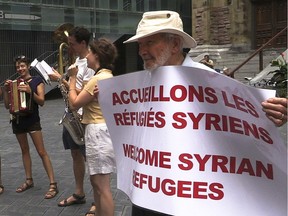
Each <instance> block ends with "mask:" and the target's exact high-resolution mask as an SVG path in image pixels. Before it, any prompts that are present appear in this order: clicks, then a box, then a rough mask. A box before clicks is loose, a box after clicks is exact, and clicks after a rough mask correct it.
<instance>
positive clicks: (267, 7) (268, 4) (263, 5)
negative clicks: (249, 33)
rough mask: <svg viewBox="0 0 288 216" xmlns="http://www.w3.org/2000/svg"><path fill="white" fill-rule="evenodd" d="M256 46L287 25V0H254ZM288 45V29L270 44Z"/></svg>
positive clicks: (277, 46) (271, 45)
mask: <svg viewBox="0 0 288 216" xmlns="http://www.w3.org/2000/svg"><path fill="white" fill-rule="evenodd" d="M252 2H253V3H254V7H253V8H254V14H255V18H256V19H255V24H254V26H255V31H254V33H255V48H258V47H261V46H262V45H263V44H264V43H266V42H267V41H268V40H270V39H271V38H272V37H273V36H274V35H276V34H277V33H278V32H280V31H281V30H282V29H284V28H285V27H286V26H287V0H254V1H252ZM269 47H274V48H279V47H287V31H285V33H283V34H281V35H280V36H279V37H278V38H277V39H275V40H274V41H272V42H271V44H269Z"/></svg>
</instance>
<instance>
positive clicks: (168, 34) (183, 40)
mask: <svg viewBox="0 0 288 216" xmlns="http://www.w3.org/2000/svg"><path fill="white" fill-rule="evenodd" d="M130 42H138V44H139V55H140V56H141V58H142V59H143V62H144V68H145V69H146V70H149V71H152V70H155V69H156V68H158V67H160V66H167V65H183V66H189V67H193V68H200V69H205V70H209V71H211V72H214V73H216V72H215V70H213V69H211V68H210V67H207V66H206V65H204V64H201V63H198V62H194V61H193V60H192V59H191V58H190V57H189V56H188V55H186V54H185V53H184V52H183V48H194V47H196V45H197V44H196V41H195V40H194V39H193V38H192V37H191V36H190V35H188V34H187V33H185V32H184V31H183V24H182V20H181V18H180V16H179V14H178V13H176V12H173V11H151V12H145V13H144V14H143V17H142V19H141V21H140V22H139V24H138V27H137V31H136V35H135V36H133V37H131V38H129V39H128V40H126V41H124V43H130ZM283 100H286V102H284V101H283ZM283 100H281V101H280V100H278V99H271V100H268V101H265V102H263V110H264V111H265V112H266V113H267V116H268V117H269V118H270V119H271V120H273V121H274V123H275V124H277V125H278V126H280V125H282V124H283V123H285V122H286V121H287V99H283ZM285 106H286V108H285ZM275 118H276V119H277V118H278V119H277V120H275ZM132 215H133V216H136V215H137V216H148V215H149V216H156V215H165V214H163V213H160V212H154V211H151V210H148V209H144V208H141V207H138V206H135V205H133V206H132Z"/></svg>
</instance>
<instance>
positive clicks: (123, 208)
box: [0, 98, 131, 216]
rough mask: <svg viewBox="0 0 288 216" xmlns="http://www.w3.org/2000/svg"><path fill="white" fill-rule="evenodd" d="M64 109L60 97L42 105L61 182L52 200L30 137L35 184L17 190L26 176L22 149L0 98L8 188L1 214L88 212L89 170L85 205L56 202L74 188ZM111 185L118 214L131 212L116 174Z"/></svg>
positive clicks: (0, 144)
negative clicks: (64, 137) (64, 140)
mask: <svg viewBox="0 0 288 216" xmlns="http://www.w3.org/2000/svg"><path fill="white" fill-rule="evenodd" d="M63 111H64V102H63V100H62V99H61V98H60V99H51V100H46V102H45V105H44V107H42V108H40V115H41V124H42V128H43V129H42V131H43V136H44V142H45V147H46V150H47V152H48V154H49V156H50V158H51V161H52V165H53V168H54V172H55V177H56V181H57V182H58V187H59V190H60V192H59V194H58V195H57V196H56V197H55V198H54V199H51V200H46V199H44V195H45V193H46V192H47V190H48V188H49V181H48V177H47V175H46V172H45V170H44V168H43V166H42V162H41V159H40V157H39V156H38V155H37V151H36V150H35V148H34V145H33V143H32V141H31V139H29V143H30V152H31V156H32V163H33V164H32V165H33V168H32V170H33V179H34V188H32V189H29V190H27V191H25V192H23V193H16V192H15V190H16V188H17V187H18V186H19V185H21V184H22V183H23V181H24V180H25V175H24V168H23V165H22V159H21V151H20V147H19V144H18V142H17V140H16V137H15V135H14V134H12V129H11V125H10V124H9V114H8V110H6V109H5V108H4V104H3V102H0V116H1V118H0V133H1V134H0V154H1V157H2V180H3V184H4V187H5V192H4V193H3V194H2V195H1V196H0V216H12V215H13V216H15V215H17V216H30V215H31V216H32V215H33V216H40V215H45V216H57V215H59V216H74V215H75V216H76V215H77V216H78V215H85V212H87V211H88V209H89V208H90V205H91V203H92V201H93V200H92V189H91V185H90V182H89V176H88V172H86V173H87V175H86V177H85V191H86V198H87V202H86V203H85V204H82V205H73V206H69V207H58V206H57V203H58V202H59V201H61V200H62V199H64V198H66V197H68V196H70V195H71V194H72V193H73V192H74V177H73V173H72V158H71V156H70V151H65V150H64V149H63V144H62V138H61V136H62V126H61V125H60V126H59V125H58V122H59V119H60V117H61V116H62V114H63ZM111 187H112V191H113V196H114V200H115V216H130V215H131V202H130V201H129V198H128V197H127V196H126V195H125V194H124V193H123V192H122V191H120V190H117V188H116V175H113V177H112V180H111Z"/></svg>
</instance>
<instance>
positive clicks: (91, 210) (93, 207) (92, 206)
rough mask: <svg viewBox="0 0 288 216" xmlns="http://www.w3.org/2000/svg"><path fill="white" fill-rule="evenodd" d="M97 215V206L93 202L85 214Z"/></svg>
mask: <svg viewBox="0 0 288 216" xmlns="http://www.w3.org/2000/svg"><path fill="white" fill-rule="evenodd" d="M95 213H96V205H95V203H94V202H93V203H92V205H91V207H90V209H89V211H88V212H86V213H85V216H89V215H95Z"/></svg>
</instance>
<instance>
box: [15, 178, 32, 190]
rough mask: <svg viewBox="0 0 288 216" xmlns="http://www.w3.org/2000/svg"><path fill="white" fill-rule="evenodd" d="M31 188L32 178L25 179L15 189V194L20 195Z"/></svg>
mask: <svg viewBox="0 0 288 216" xmlns="http://www.w3.org/2000/svg"><path fill="white" fill-rule="evenodd" d="M29 181H30V184H29ZM32 187H34V183H33V178H26V181H25V182H24V183H23V184H22V185H21V186H19V187H18V188H17V189H16V192H17V193H21V192H23V191H26V190H28V189H30V188H32Z"/></svg>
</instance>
